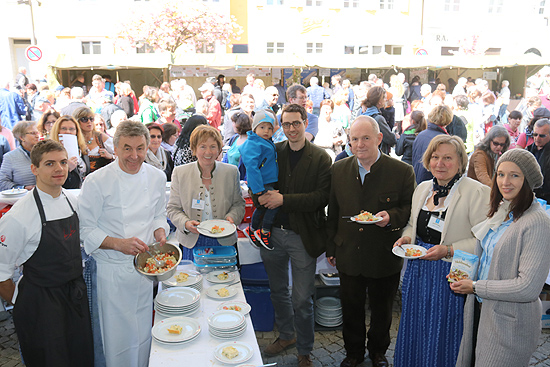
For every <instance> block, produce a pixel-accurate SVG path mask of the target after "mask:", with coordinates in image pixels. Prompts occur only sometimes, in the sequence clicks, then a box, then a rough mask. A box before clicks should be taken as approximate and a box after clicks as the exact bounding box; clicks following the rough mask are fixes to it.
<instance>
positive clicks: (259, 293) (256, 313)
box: [243, 285, 275, 331]
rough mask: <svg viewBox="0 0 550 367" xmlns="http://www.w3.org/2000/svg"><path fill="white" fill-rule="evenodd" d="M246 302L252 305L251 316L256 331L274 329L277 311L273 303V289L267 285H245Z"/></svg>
mask: <svg viewBox="0 0 550 367" xmlns="http://www.w3.org/2000/svg"><path fill="white" fill-rule="evenodd" d="M243 290H244V296H245V297H246V302H247V303H248V304H249V305H250V306H251V307H252V310H251V311H250V318H251V319H252V325H253V326H254V330H255V331H272V330H273V325H274V324H275V311H274V310H273V304H272V303H271V291H270V290H269V287H266V286H255V285H243Z"/></svg>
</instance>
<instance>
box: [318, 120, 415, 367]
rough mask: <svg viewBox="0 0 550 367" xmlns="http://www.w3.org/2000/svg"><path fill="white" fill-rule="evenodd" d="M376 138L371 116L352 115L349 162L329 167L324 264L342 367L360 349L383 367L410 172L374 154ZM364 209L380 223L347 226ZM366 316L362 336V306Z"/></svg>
mask: <svg viewBox="0 0 550 367" xmlns="http://www.w3.org/2000/svg"><path fill="white" fill-rule="evenodd" d="M381 142H382V133H381V132H380V129H379V127H378V123H377V122H376V120H374V119H373V118H372V117H369V116H364V115H362V116H359V117H358V118H357V119H356V120H355V121H354V122H353V124H352V126H351V131H350V143H351V150H352V152H353V154H354V155H353V156H352V157H348V158H346V159H342V160H340V161H338V162H336V163H335V164H334V166H333V167H332V182H331V191H330V201H329V216H328V222H327V227H328V233H329V241H328V243H327V259H328V261H329V262H330V263H331V264H332V265H334V266H336V267H337V268H338V272H339V273H340V299H341V301H342V313H343V319H344V326H343V331H342V335H343V337H344V347H345V349H346V358H345V359H344V360H343V361H342V364H341V365H340V366H341V367H355V366H357V365H358V364H360V363H361V362H363V360H364V359H365V357H364V355H365V339H366V337H367V336H368V343H367V349H368V351H369V357H370V359H371V360H372V364H373V366H375V367H387V366H388V361H387V359H386V357H385V356H384V355H385V353H386V350H387V349H388V347H389V345H390V332H389V329H390V326H391V322H392V304H393V299H394V297H395V294H396V292H397V287H398V285H399V275H400V272H401V267H402V265H403V261H402V259H401V258H399V257H397V256H395V255H393V254H392V246H393V244H394V243H395V241H396V240H397V239H398V238H399V237H400V235H401V232H402V229H403V227H404V226H405V225H406V224H407V221H408V219H409V216H410V212H411V201H412V194H413V192H414V188H415V180H414V171H413V169H412V167H411V166H410V165H408V164H406V163H403V162H401V161H398V160H396V159H393V158H391V157H389V156H387V155H386V154H383V153H381V152H380V150H379V146H380V143H381ZM361 210H366V211H369V212H371V213H373V214H374V215H376V216H377V217H381V218H382V220H381V221H379V222H377V223H375V224H359V223H355V222H351V221H350V220H349V218H350V216H353V215H356V214H359V213H360V211H361ZM367 288H368V299H369V305H370V309H371V319H370V328H369V331H368V334H366V333H365V301H366V295H367Z"/></svg>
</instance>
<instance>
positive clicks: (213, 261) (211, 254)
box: [193, 246, 237, 268]
mask: <svg viewBox="0 0 550 367" xmlns="http://www.w3.org/2000/svg"><path fill="white" fill-rule="evenodd" d="M193 257H194V260H193V262H194V264H195V266H196V267H198V268H201V267H227V266H233V265H236V264H237V250H235V247H233V246H214V247H195V248H194V249H193Z"/></svg>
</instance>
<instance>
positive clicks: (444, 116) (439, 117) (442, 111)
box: [428, 105, 453, 127]
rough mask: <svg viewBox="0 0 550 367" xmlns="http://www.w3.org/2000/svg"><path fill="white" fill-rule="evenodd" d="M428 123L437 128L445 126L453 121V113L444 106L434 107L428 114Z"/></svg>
mask: <svg viewBox="0 0 550 367" xmlns="http://www.w3.org/2000/svg"><path fill="white" fill-rule="evenodd" d="M428 121H429V122H431V123H432V124H436V125H438V126H443V127H444V126H447V125H449V124H450V123H451V121H453V111H451V109H450V108H449V107H447V106H445V105H439V106H435V107H434V108H433V109H432V110H431V111H430V113H429V114H428Z"/></svg>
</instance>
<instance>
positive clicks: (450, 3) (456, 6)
mask: <svg viewBox="0 0 550 367" xmlns="http://www.w3.org/2000/svg"><path fill="white" fill-rule="evenodd" d="M443 9H444V10H445V11H453V12H454V11H459V10H460V0H445V3H444V7H443Z"/></svg>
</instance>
